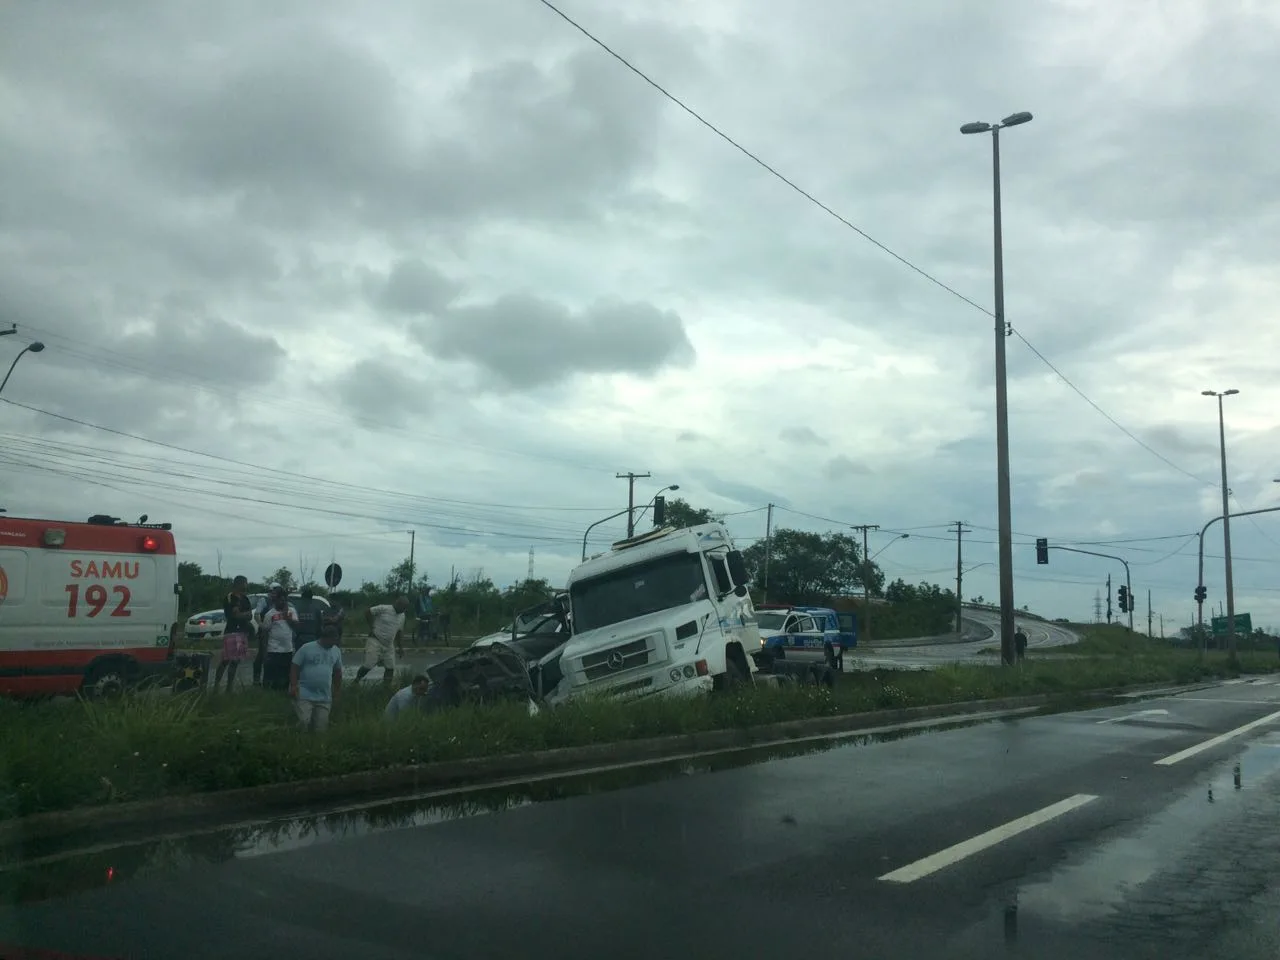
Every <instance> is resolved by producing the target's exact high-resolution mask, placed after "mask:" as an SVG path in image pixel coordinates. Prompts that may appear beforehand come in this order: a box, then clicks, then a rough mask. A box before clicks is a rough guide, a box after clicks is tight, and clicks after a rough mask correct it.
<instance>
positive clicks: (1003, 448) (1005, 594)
mask: <svg viewBox="0 0 1280 960" xmlns="http://www.w3.org/2000/svg"><path fill="white" fill-rule="evenodd" d="M1031 119H1032V117H1031V114H1030V113H1028V112H1027V111H1025V110H1024V111H1022V112H1020V113H1013V114H1010V115H1009V116H1007V117H1005V118H1004V119H1003V120H1001V121H1000V122H999V123H994V124H993V123H966V124H965V125H964V126H962V127H961V128H960V132H961V133H965V134H971V133H988V132H989V133H990V134H991V183H992V201H993V204H992V206H993V210H994V214H993V221H992V223H993V228H994V235H995V236H994V239H995V334H996V497H997V512H998V516H999V520H998V526H999V534H998V536H997V539H998V540H999V543H1000V657H1001V659H1002V660H1003V661H1004V663H1006V664H1013V663H1014V662H1015V661H1016V659H1017V657H1016V652H1015V650H1014V641H1013V635H1014V632H1015V626H1014V601H1013V517H1012V513H1013V508H1012V505H1011V493H1010V484H1009V391H1008V383H1007V378H1006V375H1005V345H1004V341H1005V338H1006V337H1007V336H1008V335H1009V330H1008V324H1007V323H1006V322H1005V318H1004V234H1003V228H1002V225H1001V219H1000V130H1001V129H1002V128H1004V127H1016V126H1018V125H1019V124H1023V123H1028V122H1030V120H1031Z"/></svg>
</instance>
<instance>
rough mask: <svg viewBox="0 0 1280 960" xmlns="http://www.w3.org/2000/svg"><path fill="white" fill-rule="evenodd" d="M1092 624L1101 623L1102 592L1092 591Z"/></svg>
mask: <svg viewBox="0 0 1280 960" xmlns="http://www.w3.org/2000/svg"><path fill="white" fill-rule="evenodd" d="M1093 622H1094V623H1101V622H1102V591H1100V590H1095V591H1093Z"/></svg>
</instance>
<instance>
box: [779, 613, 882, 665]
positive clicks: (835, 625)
mask: <svg viewBox="0 0 1280 960" xmlns="http://www.w3.org/2000/svg"><path fill="white" fill-rule="evenodd" d="M756 624H757V626H758V627H759V628H760V646H761V647H762V648H763V649H765V650H767V651H769V652H770V653H771V654H772V655H773V656H775V657H780V658H783V659H828V658H829V657H830V658H834V660H835V661H836V663H837V664H838V665H839V667H840V668H843V665H844V654H845V653H846V652H848V651H849V650H852V649H853V648H854V647H856V646H857V645H858V620H857V617H856V616H855V615H854V614H853V613H851V612H843V613H842V612H837V611H835V610H832V609H831V608H830V607H809V606H792V605H790V604H760V605H758V606H757V607H756ZM828 649H830V655H829V654H828Z"/></svg>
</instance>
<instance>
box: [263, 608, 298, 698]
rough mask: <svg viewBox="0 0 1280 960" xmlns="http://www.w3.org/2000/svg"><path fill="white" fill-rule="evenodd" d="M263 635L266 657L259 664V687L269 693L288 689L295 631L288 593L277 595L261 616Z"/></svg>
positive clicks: (296, 621)
mask: <svg viewBox="0 0 1280 960" xmlns="http://www.w3.org/2000/svg"><path fill="white" fill-rule="evenodd" d="M260 629H261V631H262V636H263V638H264V640H265V641H266V655H265V657H264V658H263V663H262V685H263V686H264V687H266V688H267V689H269V690H287V689H288V688H289V668H290V666H291V665H292V663H293V653H294V651H293V636H294V633H295V632H296V631H297V629H298V611H297V610H295V609H294V608H293V604H291V603H290V602H289V597H288V595H287V594H284V593H280V594H279V595H277V596H276V597H275V599H274V602H273V603H272V604H271V606H270V607H268V608H267V610H266V611H264V612H263V614H262V626H261V628H260Z"/></svg>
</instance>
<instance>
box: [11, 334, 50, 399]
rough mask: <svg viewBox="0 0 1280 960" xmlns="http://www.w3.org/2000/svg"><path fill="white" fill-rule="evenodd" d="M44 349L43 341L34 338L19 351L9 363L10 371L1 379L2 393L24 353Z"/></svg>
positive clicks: (37, 351)
mask: <svg viewBox="0 0 1280 960" xmlns="http://www.w3.org/2000/svg"><path fill="white" fill-rule="evenodd" d="M4 332H5V333H12V331H11V330H6V331H4ZM43 349H44V344H43V343H41V342H40V341H39V340H33V341H32V342H31V343H28V344H27V345H26V346H25V347H23V348H22V349H21V350H19V351H18V355H17V356H16V357H14V358H13V363H11V364H9V372H8V373H6V374H5V375H4V379H3V380H0V393H3V392H4V385H5V384H6V383H8V382H9V378H10V377H11V376H13V368H14V367H16V366H17V365H18V361H19V360H21V359H22V357H23V355H24V354H27V353H39V352H40V351H42V350H43Z"/></svg>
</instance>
